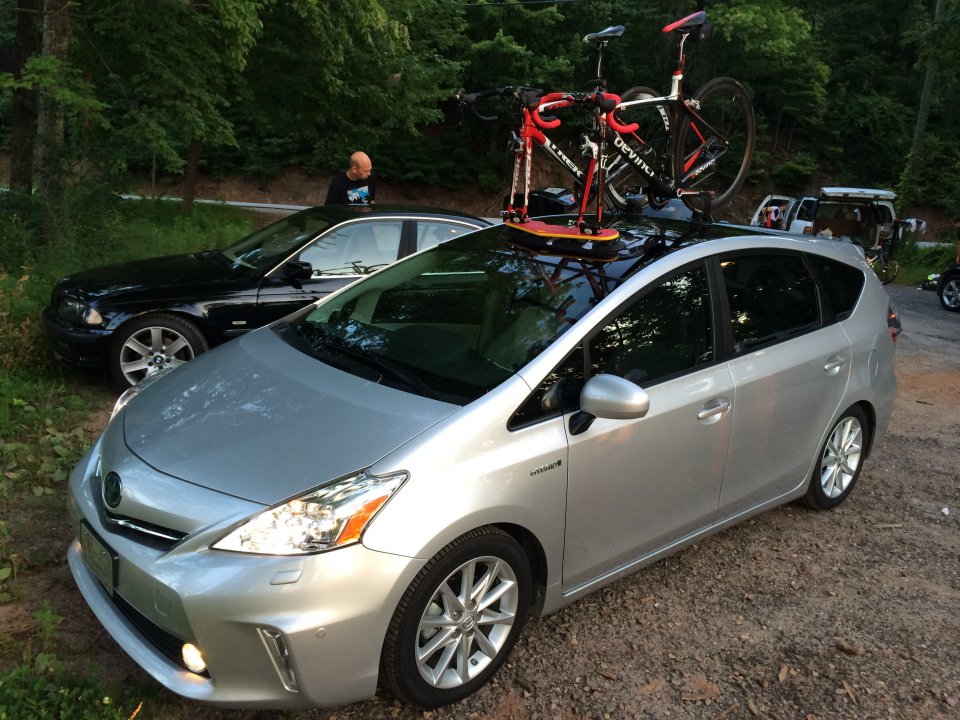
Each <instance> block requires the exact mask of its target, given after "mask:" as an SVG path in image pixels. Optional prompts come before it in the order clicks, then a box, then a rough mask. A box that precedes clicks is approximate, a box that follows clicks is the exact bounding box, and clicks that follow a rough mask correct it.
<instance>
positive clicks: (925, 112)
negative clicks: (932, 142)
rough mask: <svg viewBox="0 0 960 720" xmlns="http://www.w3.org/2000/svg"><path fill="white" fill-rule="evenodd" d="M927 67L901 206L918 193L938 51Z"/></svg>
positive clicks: (941, 1)
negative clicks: (920, 164) (918, 175)
mask: <svg viewBox="0 0 960 720" xmlns="http://www.w3.org/2000/svg"><path fill="white" fill-rule="evenodd" d="M945 4H946V0H937V5H936V7H935V8H934V11H933V25H934V26H936V25H938V24H939V23H940V21H941V20H942V19H943V11H944V6H945ZM926 60H927V62H926V65H927V69H926V72H925V74H924V76H923V89H922V90H921V91H920V106H919V108H918V109H917V124H916V126H915V127H914V129H913V144H912V145H911V146H910V154H909V155H907V166H906V167H905V168H904V170H903V176H902V177H901V179H900V202H901V205H900V207H901V208H905V207H906V206H907V205H912V204H913V201H914V199H915V197H916V195H917V174H918V165H919V162H920V152H921V151H922V149H923V136H924V135H925V134H926V132H927V119H928V118H929V117H930V101H931V98H932V97H933V81H934V79H935V76H936V74H937V57H936V53H934V52H932V51H931V52H929V53H928V54H927V59H926Z"/></svg>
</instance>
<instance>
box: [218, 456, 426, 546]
mask: <svg viewBox="0 0 960 720" xmlns="http://www.w3.org/2000/svg"><path fill="white" fill-rule="evenodd" d="M408 477H409V476H408V475H407V473H406V472H402V471H401V472H395V473H391V474H389V475H369V474H367V473H366V472H361V473H359V474H358V475H354V476H353V477H349V478H346V479H344V480H339V481H337V482H335V483H333V484H331V485H327V486H325V487H322V488H320V489H318V490H312V491H310V492H309V493H307V494H306V495H301V496H300V497H298V498H294V499H293V500H288V501H287V502H285V503H283V504H282V505H278V506H276V507H273V508H270V509H269V510H265V511H264V512H262V513H260V514H258V515H254V516H253V517H252V518H250V519H249V520H247V521H246V522H245V523H243V524H242V525H240V526H239V527H237V528H236V529H234V530H233V531H232V532H230V533H229V534H228V535H226V536H225V537H224V538H222V539H221V540H219V541H217V542H216V543H214V545H213V548H214V549H215V550H232V551H234V552H248V553H259V554H262V555H305V554H307V553H316V552H322V551H324V550H331V549H333V548H338V547H343V546H344V545H351V544H353V543H355V542H359V540H360V536H361V535H362V534H363V531H364V529H365V528H366V527H367V525H368V524H369V523H370V521H371V520H372V519H373V518H374V516H375V515H376V514H377V512H379V510H380V508H382V507H383V506H384V504H385V503H386V502H387V500H389V499H390V497H391V496H392V495H393V494H394V493H395V492H396V491H397V490H398V489H399V488H400V486H401V485H403V483H404V482H406V480H407V478H408Z"/></svg>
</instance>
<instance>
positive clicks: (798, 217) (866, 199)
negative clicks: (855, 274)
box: [751, 187, 897, 247]
mask: <svg viewBox="0 0 960 720" xmlns="http://www.w3.org/2000/svg"><path fill="white" fill-rule="evenodd" d="M896 198H897V195H896V193H894V192H892V191H890V190H880V189H877V188H855V187H825V188H821V189H820V194H819V197H809V196H808V197H790V196H787V195H767V197H766V198H764V200H763V202H762V203H760V206H759V207H758V208H757V211H756V212H755V213H754V214H753V219H752V220H751V224H753V225H764V226H767V227H772V228H773V229H776V230H786V231H788V232H793V233H801V234H805V235H809V234H811V233H812V234H814V235H829V236H832V237H835V238H838V239H839V238H841V237H843V238H848V239H849V240H850V241H852V242H854V243H856V244H857V245H863V246H865V247H877V246H878V245H880V244H882V241H884V240H886V239H888V238H891V237H893V235H894V233H895V231H896V227H897V215H896V211H895V210H894V207H893V201H894V200H896ZM774 206H776V207H778V208H780V213H779V214H780V219H779V223H771V224H768V223H767V218H768V217H769V216H770V214H771V213H770V208H772V207H774ZM773 214H774V215H776V214H777V213H773Z"/></svg>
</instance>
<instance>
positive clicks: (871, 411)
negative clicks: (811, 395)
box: [840, 400, 877, 459]
mask: <svg viewBox="0 0 960 720" xmlns="http://www.w3.org/2000/svg"><path fill="white" fill-rule="evenodd" d="M850 407H859V408H860V409H861V410H862V411H863V414H864V415H866V416H867V422H868V423H870V427H869V428H868V434H869V437H868V438H867V442H866V445H865V450H866V452H865V453H864V459H866V458H869V457H870V454H871V453H872V452H873V441H874V438H875V437H876V436H877V410H876V408H874V406H873V403H871V402H869V401H867V400H861V401H859V402H855V403H854V404H853V405H851V406H850ZM848 409H849V408H848ZM844 412H846V410H844ZM840 417H842V413H841V415H840Z"/></svg>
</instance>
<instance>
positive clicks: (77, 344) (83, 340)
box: [43, 307, 113, 367]
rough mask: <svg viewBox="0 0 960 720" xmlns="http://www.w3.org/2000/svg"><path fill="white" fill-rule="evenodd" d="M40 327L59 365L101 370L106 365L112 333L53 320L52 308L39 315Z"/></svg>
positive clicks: (54, 317) (54, 316)
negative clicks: (40, 316)
mask: <svg viewBox="0 0 960 720" xmlns="http://www.w3.org/2000/svg"><path fill="white" fill-rule="evenodd" d="M43 326H44V329H45V330H46V334H47V339H48V341H49V343H50V349H51V350H52V351H53V354H54V356H55V357H56V358H57V360H58V361H59V362H60V363H62V364H64V365H72V366H76V367H102V366H104V365H105V364H106V362H107V350H108V348H109V347H110V339H111V337H112V336H113V331H112V330H106V329H104V328H100V327H79V326H76V325H68V324H67V323H65V322H63V321H62V320H60V319H59V318H57V317H56V315H55V314H54V312H53V310H52V307H47V308H46V309H45V310H44V311H43Z"/></svg>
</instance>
